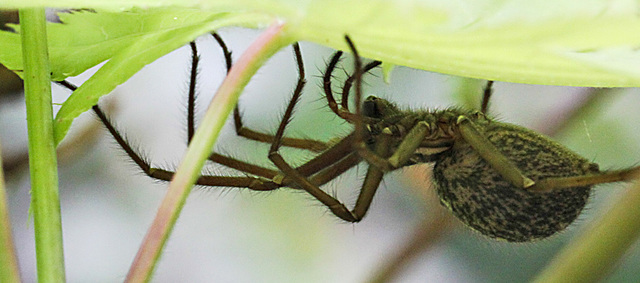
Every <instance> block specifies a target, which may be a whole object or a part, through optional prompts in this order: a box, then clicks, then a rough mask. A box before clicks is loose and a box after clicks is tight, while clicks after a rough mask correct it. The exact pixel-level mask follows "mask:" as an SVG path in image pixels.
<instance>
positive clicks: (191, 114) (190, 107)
mask: <svg viewBox="0 0 640 283" xmlns="http://www.w3.org/2000/svg"><path fill="white" fill-rule="evenodd" d="M189 46H190V47H191V70H190V73H191V76H190V78H189V97H188V100H187V144H189V143H191V139H192V138H193V134H194V133H195V131H196V125H195V108H196V77H197V76H198V63H199V62H200V56H199V55H198V48H197V47H196V42H195V41H191V42H189Z"/></svg>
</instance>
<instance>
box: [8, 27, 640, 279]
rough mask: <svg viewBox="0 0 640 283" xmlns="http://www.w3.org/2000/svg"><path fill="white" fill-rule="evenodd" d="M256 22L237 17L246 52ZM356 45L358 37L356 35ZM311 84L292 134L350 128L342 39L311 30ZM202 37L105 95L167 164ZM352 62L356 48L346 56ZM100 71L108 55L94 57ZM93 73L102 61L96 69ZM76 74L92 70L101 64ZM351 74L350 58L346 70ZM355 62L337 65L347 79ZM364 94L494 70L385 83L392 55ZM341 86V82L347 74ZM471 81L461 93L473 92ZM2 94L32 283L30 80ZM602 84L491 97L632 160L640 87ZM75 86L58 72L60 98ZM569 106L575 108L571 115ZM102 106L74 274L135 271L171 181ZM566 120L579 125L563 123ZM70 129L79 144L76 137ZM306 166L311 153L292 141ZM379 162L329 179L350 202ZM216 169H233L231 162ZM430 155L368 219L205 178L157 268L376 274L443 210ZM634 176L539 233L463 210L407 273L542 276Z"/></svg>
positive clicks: (394, 95)
mask: <svg viewBox="0 0 640 283" xmlns="http://www.w3.org/2000/svg"><path fill="white" fill-rule="evenodd" d="M257 34H258V32H257V31H252V30H244V29H235V28H232V29H225V30H223V31H221V35H222V36H223V38H225V40H226V41H227V44H228V45H229V46H230V48H231V50H232V51H233V52H234V58H237V57H238V56H239V54H241V53H242V52H243V50H244V49H245V48H246V47H247V45H248V44H249V42H251V41H252V40H253V39H254V38H255V37H256V36H257ZM197 43H198V46H199V48H200V52H201V58H202V61H201V62H202V64H201V67H200V69H201V71H200V73H199V82H200V83H199V105H198V110H199V113H203V111H204V110H205V109H206V106H207V104H208V101H209V99H210V98H211V96H212V95H213V93H214V92H215V90H216V88H217V86H218V85H219V83H220V82H221V80H222V79H223V77H224V72H225V70H224V62H223V57H222V55H221V52H220V50H219V48H218V46H217V45H215V43H214V41H213V40H212V39H211V38H210V37H201V38H199V39H198V41H197ZM356 44H357V43H356ZM301 47H302V52H303V56H304V59H305V66H306V71H307V73H308V76H307V80H308V84H307V87H306V89H305V92H304V96H303V99H302V101H301V103H300V104H299V107H298V109H297V111H296V114H295V117H294V119H293V122H292V123H291V126H290V128H288V130H287V135H288V136H295V137H310V138H315V139H320V140H324V141H326V140H328V139H330V138H333V137H337V136H341V135H345V134H346V133H348V132H349V130H350V126H349V125H347V124H345V123H344V122H343V121H341V120H340V119H338V118H336V117H335V115H334V114H332V113H331V112H330V111H329V110H328V108H327V107H326V103H325V101H324V100H323V94H322V88H321V81H320V78H319V76H320V75H321V74H322V71H323V70H324V68H325V61H326V60H327V58H328V57H329V56H330V55H331V53H332V52H333V50H330V49H328V48H324V47H320V46H317V45H313V44H308V43H302V44H301ZM189 58H190V50H189V48H188V47H183V48H181V49H179V50H176V51H174V52H172V53H171V54H168V55H166V56H164V57H163V58H161V59H160V60H158V61H156V62H155V63H153V64H151V65H149V66H147V67H146V68H145V69H143V71H141V72H140V73H138V74H137V75H135V76H134V77H133V78H132V79H131V80H129V81H128V82H127V83H125V84H123V85H121V86H120V87H118V88H117V89H116V91H114V93H112V94H111V95H109V96H107V97H105V99H103V100H102V101H101V103H102V104H104V105H109V109H111V110H110V113H111V117H112V119H113V120H114V121H115V122H116V124H117V125H118V127H119V128H120V129H122V130H123V132H125V133H126V135H127V136H128V137H129V138H130V140H131V141H132V142H133V143H134V144H136V145H137V147H138V148H142V149H144V151H145V152H146V153H147V156H148V157H149V158H150V159H151V160H152V162H153V164H154V165H156V166H161V167H167V168H175V167H174V166H175V165H176V164H177V163H178V162H179V161H180V157H181V155H182V154H183V153H184V150H185V148H186V146H185V140H186V102H185V98H186V95H187V94H186V93H187V88H188V82H187V79H188V75H189V71H188V66H189V64H190V61H189V60H190V59H189ZM343 62H344V63H345V68H346V69H347V70H349V69H350V68H351V65H350V64H349V63H350V62H351V61H350V59H346V60H344V61H343ZM93 71H95V69H94V70H93ZM90 72H91V71H90ZM90 72H88V73H87V74H83V75H82V76H80V77H78V78H74V79H73V80H72V81H73V82H75V83H77V84H79V83H81V82H82V81H83V80H85V79H86V78H87V77H88V76H89V75H90V74H89V73H90ZM339 73H343V72H339ZM296 76H297V73H296V69H295V65H294V62H293V55H292V51H291V49H290V48H289V49H285V50H283V51H282V52H280V53H279V54H277V55H276V56H275V57H274V58H272V59H271V60H270V61H269V62H268V63H267V64H266V66H264V67H263V68H262V69H261V70H260V71H259V72H258V74H257V75H256V76H255V77H254V79H253V80H252V82H251V83H250V84H249V86H248V87H247V89H246V90H245V92H244V94H243V96H242V97H241V99H240V105H241V109H242V110H243V113H244V121H245V124H246V125H247V126H249V127H252V128H254V129H259V130H261V131H264V132H268V133H274V132H275V129H276V127H277V124H278V122H279V118H280V116H281V115H282V113H283V112H284V108H285V106H286V103H287V101H288V98H289V97H290V95H291V93H292V91H293V88H294V87H295V80H296ZM341 79H344V76H343V75H341V76H338V80H339V81H340V80H341ZM365 82H366V86H365V94H366V95H369V94H373V95H377V96H380V97H383V98H386V99H389V100H392V101H394V102H397V103H398V105H400V106H401V107H407V108H416V109H417V108H430V109H434V108H443V107H449V106H455V105H461V106H466V107H477V105H479V103H480V99H481V92H482V85H483V83H482V82H473V81H469V80H465V79H460V78H455V77H450V76H444V75H439V74H433V73H429V72H425V71H419V70H412V69H408V68H403V67H397V68H395V69H394V70H393V72H392V73H391V77H390V84H385V83H384V82H383V79H382V73H381V70H380V69H376V70H374V71H373V73H372V75H370V76H367V77H366V78H365ZM336 84H337V85H339V84H338V83H336ZM461 90H463V91H461ZM12 92H13V93H15V94H14V95H9V94H5V93H3V94H2V96H0V97H2V99H0V140H1V142H2V147H3V162H5V163H7V162H8V161H9V160H11V161H12V162H14V161H16V162H17V163H13V164H18V165H17V166H14V167H13V168H12V169H11V170H10V171H7V172H6V177H7V183H8V184H7V187H8V189H9V197H10V208H11V218H12V224H13V225H14V226H13V229H14V237H15V241H16V246H17V250H18V253H19V254H18V256H19V260H20V263H21V267H22V273H23V278H24V279H25V281H26V282H33V281H35V277H34V276H35V273H36V272H35V253H34V244H33V227H32V225H31V224H30V223H29V222H30V219H29V217H28V205H29V180H28V179H29V176H28V171H27V168H26V165H24V164H22V165H20V164H21V163H20V160H23V158H24V153H25V151H26V143H27V138H26V121H25V116H24V112H25V111H24V102H23V101H22V100H21V95H20V93H19V91H16V90H12ZM591 92H593V90H591V89H585V88H572V87H556V86H534V85H518V84H510V83H501V82H497V83H496V84H495V85H494V96H493V99H492V104H491V108H490V111H491V113H492V115H494V116H496V117H497V118H498V119H500V120H502V121H505V122H510V123H515V124H519V125H523V126H526V127H529V128H532V129H534V130H537V131H540V132H543V133H547V134H553V135H554V138H555V139H556V140H558V141H560V142H561V143H563V144H565V145H567V146H568V147H569V148H571V149H573V150H575V151H576V152H578V153H580V154H581V155H583V156H585V157H586V158H588V159H592V160H593V161H595V162H597V163H599V164H600V165H601V168H603V169H619V168H626V167H629V166H634V165H637V164H638V161H639V160H640V143H638V141H639V140H640V113H639V111H638V105H640V93H638V90H637V89H617V90H612V91H608V92H606V93H602V94H600V96H599V98H598V99H596V100H594V103H592V104H590V105H592V107H589V108H585V109H584V110H580V112H575V110H576V109H581V108H580V107H579V105H581V104H584V103H585V102H586V101H588V99H589V97H590V93H591ZM66 96H68V93H67V91H65V90H64V89H62V88H60V87H57V86H54V102H62V101H63V100H64V99H65V97H66ZM572 113H577V114H575V115H572ZM96 122H97V119H95V118H94V117H92V114H91V113H85V114H84V115H83V117H82V118H81V119H80V121H78V122H76V123H74V127H73V128H72V135H74V134H75V136H70V137H68V138H67V140H68V141H69V140H72V141H74V142H72V143H69V144H67V145H66V147H67V148H66V149H65V152H66V153H68V154H67V155H65V157H63V158H61V159H60V188H61V202H62V217H63V219H62V223H63V233H64V244H65V257H66V266H67V278H68V280H69V282H118V281H122V280H123V279H124V277H125V275H126V272H127V270H128V266H129V264H130V263H131V261H132V260H133V257H134V255H135V253H136V251H137V247H138V245H139V244H140V242H141V240H142V238H143V236H144V234H145V232H146V230H147V228H148V225H149V224H150V223H151V220H152V219H153V217H154V215H155V211H156V209H157V207H158V205H159V203H160V200H161V198H162V197H163V194H164V192H165V189H166V184H165V183H161V182H157V181H153V180H150V179H149V178H147V177H146V176H143V174H141V172H140V171H139V170H138V169H137V168H136V167H135V165H134V164H133V163H132V162H130V161H129V160H128V158H127V156H126V155H125V154H124V152H122V151H121V150H120V149H119V148H118V146H117V145H116V144H115V142H113V140H112V139H111V137H109V136H108V135H107V133H106V131H104V130H101V131H97V132H93V131H90V130H86V129H91V127H94V126H93V125H95V124H96ZM230 122H231V121H229V123H228V125H227V127H226V128H225V129H224V130H223V133H222V135H221V137H220V139H219V142H218V144H217V145H216V147H217V150H218V151H219V152H222V153H228V154H230V155H232V156H235V157H238V158H242V159H245V160H250V161H252V162H256V163H259V164H264V165H267V166H268V165H269V162H268V160H267V158H266V154H267V151H268V145H265V144H260V143H257V142H252V141H246V140H244V139H243V138H239V137H237V136H235V133H234V131H233V125H232V123H230ZM565 122H566V123H565ZM68 141H67V142H68ZM284 153H285V156H286V158H289V159H290V160H292V161H293V162H294V163H295V164H300V163H302V162H304V161H305V160H306V159H308V158H310V157H311V156H312V155H309V154H308V153H305V152H301V151H297V150H286V151H284ZM365 169H366V166H362V165H361V166H359V167H358V168H355V169H354V170H351V171H349V172H348V173H347V174H345V175H344V176H341V177H339V178H338V179H337V180H336V181H334V182H332V183H330V184H328V185H327V186H325V188H326V189H327V190H329V191H332V192H336V194H337V195H338V196H339V198H340V199H341V200H344V201H345V202H347V203H348V204H350V205H352V204H353V202H354V201H355V198H356V195H357V192H358V188H359V186H360V181H361V179H362V178H363V176H364V172H365ZM206 170H207V171H208V172H211V173H216V174H234V172H233V171H230V170H225V169H224V168H220V167H218V166H208V168H207V169H206ZM429 174H430V167H429V166H427V165H425V166H416V167H414V168H408V169H402V170H398V171H397V172H393V173H390V174H388V176H387V177H386V178H385V180H384V183H383V185H382V187H381V188H380V190H379V192H378V194H377V195H376V198H375V199H374V202H373V205H372V207H371V209H370V211H369V213H368V215H367V217H366V218H365V219H364V220H363V221H362V222H361V223H358V224H347V223H343V222H341V221H339V220H338V219H337V218H336V217H334V216H332V215H331V214H330V213H327V211H326V209H325V208H324V207H322V206H321V205H320V204H319V203H318V202H317V201H315V200H313V199H312V198H311V197H310V196H308V195H307V194H304V193H300V192H298V191H293V190H290V189H282V190H279V191H276V192H269V193H256V192H250V191H248V190H238V189H220V188H202V187H201V188H197V189H195V190H194V192H193V193H192V195H191V196H190V198H189V200H188V202H187V204H186V206H185V209H184V211H183V213H182V215H181V217H180V219H179V220H178V223H177V225H176V228H175V230H174V232H173V235H172V236H171V238H170V240H169V242H168V244H167V246H166V249H165V252H164V255H163V257H162V259H161V260H160V263H159V265H158V267H157V271H156V274H155V276H154V279H153V281H154V282H177V281H181V282H366V281H367V280H369V279H371V278H372V276H373V275H374V274H375V273H376V271H377V270H379V269H380V268H381V266H383V265H384V264H385V262H387V261H388V260H389V259H391V258H392V257H393V256H394V255H395V254H396V253H398V251H399V250H400V249H401V248H402V246H403V245H404V244H405V243H406V242H407V240H408V239H409V238H411V235H412V233H413V231H414V229H415V227H416V226H417V225H418V224H420V223H421V222H422V221H425V219H431V218H433V217H434V216H435V217H445V216H446V215H443V212H442V210H441V209H440V208H439V206H438V205H433V204H432V203H433V202H429V203H425V201H424V198H423V197H422V194H425V195H427V196H431V197H433V196H434V195H435V192H434V191H433V186H432V185H431V183H430V182H429V181H428V175H429ZM626 187H628V185H627V184H613V185H611V184H608V185H601V186H598V189H597V190H596V192H595V193H594V195H593V200H592V202H591V203H590V204H589V205H588V207H587V209H586V211H585V212H584V214H583V215H582V216H581V217H580V219H579V220H578V221H576V223H575V224H573V225H572V226H571V227H570V228H569V229H568V231H566V232H564V233H561V234H560V235H556V236H554V237H551V238H549V239H546V240H543V241H540V242H535V243H528V244H510V243H502V242H497V241H495V240H492V239H487V238H485V237H483V236H480V235H478V234H476V233H475V232H472V231H470V230H469V229H467V228H465V227H463V225H460V224H459V223H458V222H457V220H455V221H454V222H455V224H454V225H453V228H451V231H443V232H442V233H443V236H444V237H442V239H441V240H440V241H438V242H437V243H436V244H435V245H434V246H433V247H431V248H430V249H428V250H426V251H425V252H424V253H421V254H420V255H419V256H418V257H417V258H415V260H413V261H411V262H410V264H408V265H407V266H405V268H404V270H403V271H402V272H401V273H400V275H399V276H398V277H396V278H395V279H394V282H524V281H529V280H530V279H531V278H532V277H533V276H534V275H535V274H536V273H537V272H539V271H540V270H541V269H542V268H543V267H544V266H545V264H547V263H548V262H549V260H550V259H551V258H552V257H553V255H554V254H556V253H557V252H558V251H559V250H560V249H561V248H562V246H564V245H565V244H566V243H567V242H568V241H570V240H571V239H572V238H573V237H575V235H576V234H578V233H580V232H581V230H582V227H583V226H584V224H585V223H587V222H589V221H591V220H592V219H594V218H595V217H597V216H598V215H600V214H602V213H603V212H604V211H606V210H607V208H608V207H611V206H613V205H615V203H616V198H617V197H618V195H620V193H621V192H622V191H623V190H625V188H626ZM638 266H640V251H639V250H638V248H637V244H636V246H635V248H633V249H632V250H631V251H630V252H629V254H628V256H627V257H626V258H625V260H624V262H623V263H622V264H621V265H620V267H619V268H618V269H617V270H616V271H615V272H614V273H613V274H612V275H611V276H610V277H609V278H608V282H639V281H640V270H639V269H638Z"/></svg>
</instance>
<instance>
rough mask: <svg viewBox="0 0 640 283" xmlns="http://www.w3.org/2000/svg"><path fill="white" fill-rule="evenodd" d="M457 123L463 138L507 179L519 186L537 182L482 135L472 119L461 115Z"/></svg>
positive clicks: (527, 185) (524, 186)
mask: <svg viewBox="0 0 640 283" xmlns="http://www.w3.org/2000/svg"><path fill="white" fill-rule="evenodd" d="M456 123H457V125H458V128H459V130H460V135H461V136H462V138H463V139H464V140H465V141H466V142H468V143H469V145H471V147H473V149H474V150H475V151H476V152H477V153H478V155H480V156H481V157H482V159H484V160H485V161H487V163H489V165H491V167H493V168H494V169H496V171H498V173H500V175H502V177H504V178H505V179H506V180H507V181H509V182H510V183H511V184H513V185H514V186H516V187H519V188H529V187H531V186H533V185H534V184H535V182H534V181H533V180H531V179H530V178H528V177H527V176H525V175H524V174H522V172H521V171H520V169H518V167H517V166H516V165H515V164H513V162H511V161H510V160H509V159H508V158H507V157H506V156H504V154H502V152H500V150H498V149H497V148H496V147H495V146H494V145H493V144H492V143H491V142H490V141H489V140H488V139H487V138H486V137H485V136H484V135H482V134H481V133H480V131H479V130H478V127H477V126H476V125H475V123H473V122H472V121H471V120H470V119H468V118H467V117H465V116H460V117H458V121H457V122H456Z"/></svg>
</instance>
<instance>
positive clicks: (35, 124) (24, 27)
mask: <svg viewBox="0 0 640 283" xmlns="http://www.w3.org/2000/svg"><path fill="white" fill-rule="evenodd" d="M19 13H20V26H21V37H22V54H23V56H22V58H23V62H24V93H25V100H26V104H27V130H28V134H29V170H30V173H31V207H32V211H33V219H34V230H35V239H36V258H37V266H38V280H39V281H40V282H64V281H65V274H64V256H63V249H62V225H61V221H60V201H59V198H58V171H57V167H56V166H57V164H56V150H55V145H54V140H53V109H52V105H51V80H50V71H49V56H48V54H47V31H46V25H45V24H46V20H45V11H44V8H25V9H22V10H20V12H19Z"/></svg>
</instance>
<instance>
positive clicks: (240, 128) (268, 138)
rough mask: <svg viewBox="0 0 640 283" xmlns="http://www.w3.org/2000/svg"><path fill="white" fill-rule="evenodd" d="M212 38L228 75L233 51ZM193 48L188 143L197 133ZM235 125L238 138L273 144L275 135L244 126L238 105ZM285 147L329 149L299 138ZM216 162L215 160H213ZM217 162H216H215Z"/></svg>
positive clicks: (193, 51)
mask: <svg viewBox="0 0 640 283" xmlns="http://www.w3.org/2000/svg"><path fill="white" fill-rule="evenodd" d="M211 36H213V38H214V39H215V41H216V42H217V43H218V45H219V46H220V49H221V50H222V53H223V54H224V60H225V66H226V70H227V73H229V71H230V70H231V67H232V65H233V61H232V60H233V59H232V56H231V51H229V48H228V47H227V45H226V43H225V42H224V40H223V39H222V37H221V36H220V35H219V34H217V33H211ZM189 45H190V46H191V54H192V56H191V58H192V61H191V78H190V81H189V101H188V105H187V108H188V115H187V120H188V121H187V125H188V129H187V132H188V133H189V134H188V141H191V138H192V136H193V133H194V132H195V122H194V120H195V117H194V114H193V113H194V109H195V89H196V85H197V82H196V80H197V78H196V75H197V68H198V63H199V62H198V61H199V60H198V50H197V48H196V45H195V43H194V42H191V43H190V44H189ZM233 125H234V128H235V131H236V134H237V135H238V136H241V137H244V138H247V139H250V140H255V141H259V142H264V143H272V142H273V135H269V134H265V133H261V132H258V131H254V130H252V129H250V128H247V127H245V126H244V123H243V122H242V114H241V113H240V107H239V106H238V104H236V106H235V107H234V108H233ZM282 143H283V145H285V146H288V147H293V148H300V149H305V150H309V151H313V152H321V151H324V150H326V149H327V148H328V146H327V144H326V143H324V142H321V141H318V140H313V139H298V138H284V139H283V141H282ZM212 161H214V160H212ZM214 162H215V161H214Z"/></svg>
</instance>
